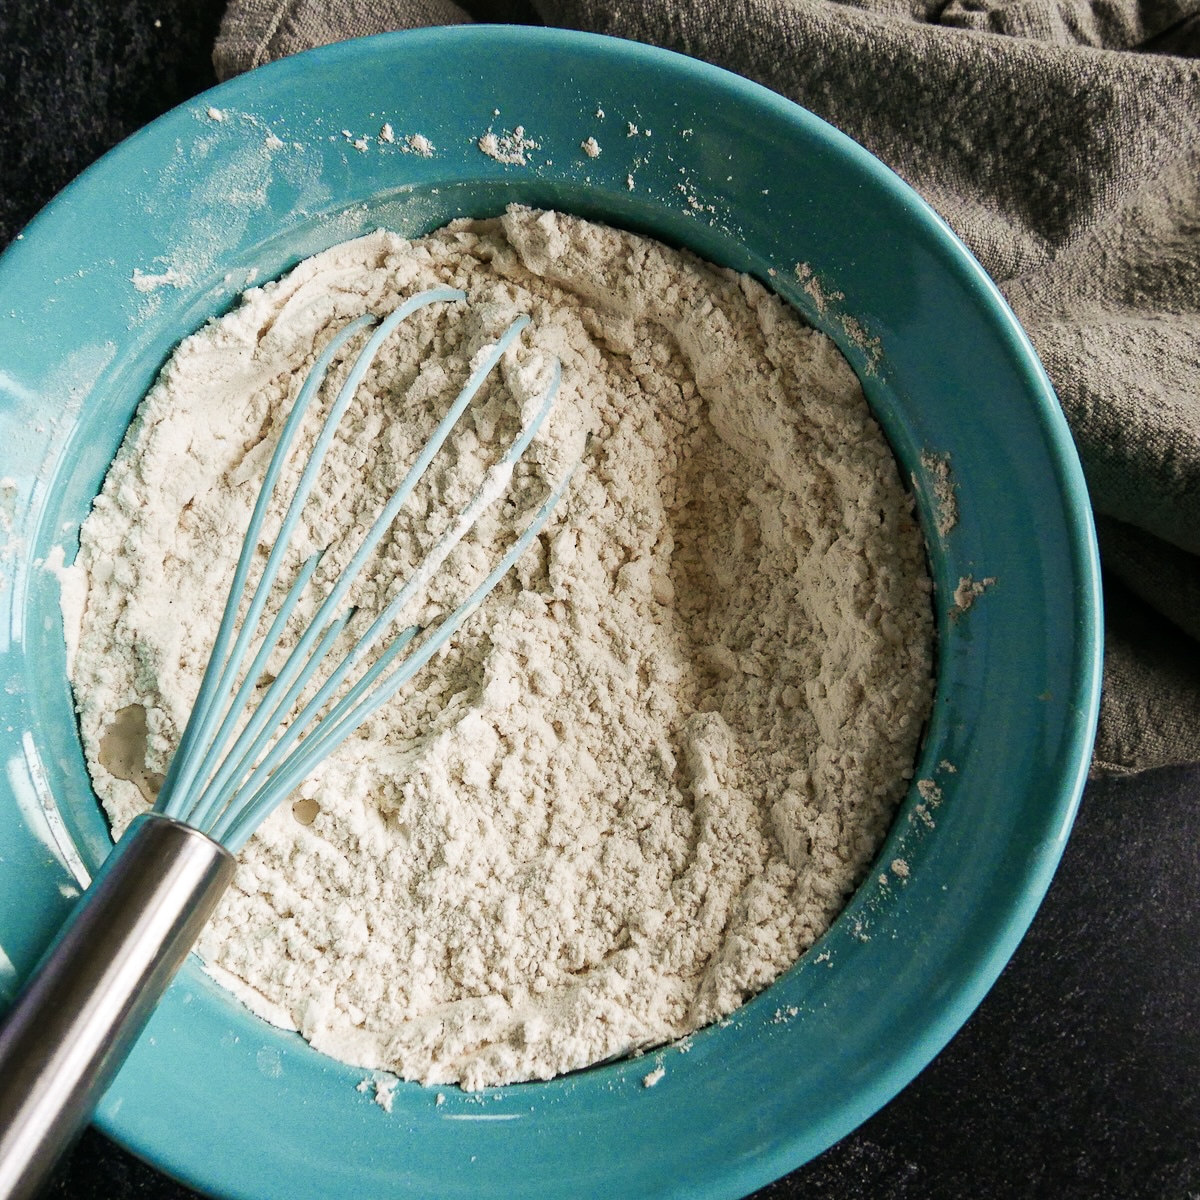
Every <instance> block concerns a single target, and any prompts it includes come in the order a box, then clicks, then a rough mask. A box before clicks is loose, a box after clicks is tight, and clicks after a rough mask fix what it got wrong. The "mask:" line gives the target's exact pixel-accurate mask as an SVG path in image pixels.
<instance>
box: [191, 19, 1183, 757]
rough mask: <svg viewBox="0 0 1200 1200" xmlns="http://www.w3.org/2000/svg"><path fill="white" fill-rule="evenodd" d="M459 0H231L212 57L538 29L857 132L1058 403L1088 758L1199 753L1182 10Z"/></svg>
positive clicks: (232, 67) (229, 60)
mask: <svg viewBox="0 0 1200 1200" xmlns="http://www.w3.org/2000/svg"><path fill="white" fill-rule="evenodd" d="M462 2H463V4H464V5H465V6H466V8H465V9H464V8H460V7H459V6H458V5H456V4H454V3H452V2H451V0H349V2H343V3H340V4H338V5H336V6H326V5H323V4H321V3H318V2H317V0H231V2H230V4H229V6H228V8H227V10H226V14H225V18H224V21H223V24H222V28H221V33H220V36H219V38H218V40H217V44H216V47H215V51H214V61H215V63H216V66H217V70H218V74H220V75H221V76H222V77H225V76H228V75H231V74H235V73H236V72H238V71H242V70H246V69H247V68H249V67H253V66H257V65H259V64H260V63H262V62H265V61H267V60H268V59H271V58H277V57H280V56H282V55H285V54H290V53H293V52H295V51H297V50H301V49H304V48H307V47H309V46H313V45H318V44H321V43H326V42H330V41H334V40H337V39H339V38H344V37H352V36H356V35H359V34H365V33H374V32H380V31H383V30H386V29H401V28H411V27H413V26H417V25H425V24H436V23H446V22H459V21H464V20H469V19H472V17H476V18H485V19H489V20H495V19H500V20H541V21H544V22H545V23H546V24H551V25H562V26H569V27H572V28H579V29H587V30H592V31H595V32H600V33H607V34H612V35H616V36H619V37H626V38H632V39H635V40H638V41H643V42H649V43H652V44H654V45H659V46H665V47H669V48H671V49H674V50H678V51H682V52H683V53H685V54H690V55H692V56H694V57H696V58H701V59H705V60H707V61H709V62H713V63H717V64H718V65H720V66H723V67H726V68H728V69H730V70H733V71H736V72H738V73H739V74H742V75H745V76H747V77H749V78H751V79H754V80H757V81H758V82H759V83H762V84H765V85H766V86H767V87H770V88H773V89H774V90H775V91H777V92H781V93H782V94H784V95H786V96H788V97H790V98H791V99H793V100H795V101H797V102H798V103H799V104H802V105H803V106H804V107H806V108H808V109H810V110H811V111H812V112H814V113H816V114H817V115H818V116H821V117H823V118H824V119H825V120H827V121H829V122H830V123H832V124H833V125H836V126H837V127H838V128H840V129H842V130H843V131H845V132H846V133H848V134H849V135H850V136H851V137H853V138H854V139H855V140H857V141H858V142H860V143H861V144H862V145H864V146H865V147H866V148H867V149H869V150H870V151H872V152H873V153H874V154H875V155H877V156H878V157H879V158H880V159H882V160H883V161H884V162H885V163H887V164H888V165H889V166H890V167H892V168H893V170H895V171H896V172H897V173H898V174H899V175H900V176H901V177H903V178H904V179H905V180H907V182H908V183H910V184H911V185H912V186H913V187H914V188H916V190H917V191H918V192H920V193H921V195H923V196H924V197H925V199H926V200H928V201H929V202H930V203H931V204H932V205H933V207H934V208H935V209H936V210H937V211H938V212H939V213H940V214H941V215H942V216H943V217H944V218H945V219H946V220H947V222H948V223H949V224H950V225H951V227H952V228H953V229H954V230H955V232H956V233H957V234H958V235H959V237H961V238H962V239H963V241H964V242H965V243H966V244H967V246H968V247H970V249H971V250H972V251H973V252H974V254H975V256H976V257H977V258H978V259H979V261H980V262H981V263H982V264H983V266H984V268H985V269H986V270H987V271H988V272H989V273H990V274H991V276H992V278H993V279H994V280H996V282H997V283H998V284H999V286H1000V288H1001V290H1002V291H1003V292H1004V294H1005V296H1006V297H1007V299H1008V301H1009V303H1010V304H1011V305H1012V307H1013V310H1014V311H1015V312H1016V314H1017V316H1018V317H1019V318H1020V320H1021V322H1022V324H1023V325H1024V327H1025V329H1026V330H1027V331H1028V333H1029V336H1030V338H1031V339H1032V341H1033V343H1034V345H1035V347H1036V348H1037V350H1038V353H1039V354H1040V355H1041V358H1042V361H1043V362H1044V364H1045V366H1046V369H1047V371H1048V372H1049V375H1050V377H1051V380H1052V381H1053V383H1054V386H1055V388H1056V390H1057V392H1058V396H1059V399H1060V400H1061V402H1062V405H1063V409H1064V411H1065V413H1066V416H1067V420H1068V422H1069V423H1070V426H1071V430H1072V432H1073V434H1074V437H1075V440H1076V444H1077V446H1078V449H1079V453H1080V458H1081V459H1082V462H1083V466H1084V471H1085V473H1086V476H1087V480H1088V485H1089V488H1090V491H1091V496H1092V502H1093V505H1094V508H1095V512H1096V514H1097V524H1098V530H1099V537H1100V546H1101V561H1102V564H1103V567H1104V571H1105V579H1106V592H1105V601H1106V608H1107V610H1108V614H1109V615H1108V620H1107V625H1106V640H1107V661H1106V666H1105V681H1104V693H1103V699H1102V704H1101V717H1100V729H1099V734H1098V738H1097V745H1096V755H1095V760H1094V764H1095V769H1096V770H1097V771H1104V770H1110V771H1131V770H1139V769H1142V768H1145V767H1151V766H1157V765H1160V764H1164V763H1170V762H1184V761H1195V760H1200V645H1198V644H1197V639H1200V604H1197V600H1200V62H1198V61H1197V58H1198V57H1200V15H1197V14H1196V13H1195V12H1194V0H858V2H857V3H853V4H851V3H846V4H840V3H832V2H830V0H639V3H636V4H630V3H626V2H624V0H491V3H490V6H489V4H488V2H487V0H462ZM467 10H469V11H467ZM1189 10H1192V11H1189Z"/></svg>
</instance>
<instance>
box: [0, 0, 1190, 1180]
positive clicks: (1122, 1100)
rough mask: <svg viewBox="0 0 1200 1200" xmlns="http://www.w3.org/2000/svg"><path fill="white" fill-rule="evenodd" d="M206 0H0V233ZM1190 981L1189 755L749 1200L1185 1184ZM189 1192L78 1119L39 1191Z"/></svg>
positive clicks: (1112, 816)
mask: <svg viewBox="0 0 1200 1200" xmlns="http://www.w3.org/2000/svg"><path fill="white" fill-rule="evenodd" d="M221 7H222V4H221V3H220V2H218V0H191V2H186V3H185V2H183V0H162V2H161V3H149V2H148V0H137V2H129V3H119V2H117V0H78V2H74V0H72V2H68V3H60V4H54V5H52V4H50V3H49V2H48V0H40V2H39V3H36V4H18V3H17V2H16V0H0V94H2V99H3V106H4V132H3V134H2V135H0V138H2V140H0V245H2V244H5V243H7V241H8V240H9V239H10V238H11V237H12V236H14V235H15V234H16V233H17V232H18V230H19V229H20V227H21V225H22V224H24V222H25V221H27V220H28V219H29V218H30V217H32V216H33V215H34V213H35V212H36V211H37V210H38V209H39V208H40V207H41V206H42V205H43V204H44V203H46V201H48V200H49V199H50V197H51V196H52V195H53V194H54V192H56V191H57V190H58V189H59V188H60V187H62V186H63V185H64V184H66V183H67V182H69V180H70V179H71V178H72V177H73V176H74V175H75V174H77V173H78V172H79V171H80V170H82V169H83V168H84V167H86V166H87V164H88V163H89V162H91V161H92V160H93V159H94V158H96V157H98V156H99V155H100V154H101V153H103V151H105V150H106V149H108V148H109V147H110V146H111V145H113V144H114V143H115V142H117V141H119V140H120V139H121V138H122V137H124V136H126V135H127V134H129V133H131V132H133V131H134V130H135V129H136V128H138V127H139V126H140V125H142V124H144V123H145V122H147V121H149V120H151V119H152V118H153V117H155V116H156V115H158V114H159V113H160V112H162V111H164V110H165V109H167V108H169V107H171V106H172V105H174V104H176V103H178V102H180V101H182V100H184V99H186V98H188V97H189V96H191V95H193V94H195V92H197V91H199V90H201V89H202V88H204V87H205V86H207V85H208V84H210V83H211V82H212V68H211V65H210V63H209V58H208V55H209V51H210V48H211V45H212V40H213V36H214V34H215V32H216V28H217V22H218V20H219V16H220V11H221ZM156 22H157V24H156ZM1197 997H1200V767H1195V768H1191V767H1189V768H1167V769H1163V770H1160V771H1156V772H1153V773H1150V774H1147V775H1144V776H1140V777H1137V778H1135V779H1125V780H1109V781H1104V782H1098V783H1094V784H1092V785H1091V786H1090V787H1089V789H1088V793H1087V795H1086V796H1085V799H1084V806H1083V811H1082V814H1081V817H1080V820H1079V822H1078V824H1077V827H1076V832H1075V834H1074V836H1073V838H1072V840H1071V843H1070V845H1069V847H1068V849H1067V853H1066V856H1065V858H1064V861H1063V865H1062V868H1061V870H1060V871H1059V874H1058V876H1057V878H1056V880H1055V883H1054V885H1053V887H1052V888H1051V891H1050V894H1049V896H1048V898H1047V900H1046V903H1045V905H1044V906H1043V908H1042V910H1041V912H1040V913H1039V915H1038V917H1037V919H1036V921H1035V922H1034V925H1033V928H1032V930H1031V931H1030V934H1029V936H1028V937H1027V938H1026V940H1025V942H1024V943H1023V944H1022V946H1021V947H1020V949H1019V950H1018V952H1017V954H1016V956H1015V958H1014V960H1013V962H1012V963H1011V964H1010V966H1009V967H1008V969H1007V970H1006V971H1005V973H1004V974H1003V975H1002V976H1001V978H1000V980H999V982H998V983H997V985H996V987H995V988H994V989H993V991H992V993H991V994H990V995H989V996H988V997H987V999H986V1000H985V1001H984V1003H983V1005H982V1006H981V1008H980V1009H979V1011H978V1012H977V1013H976V1015H975V1016H974V1017H973V1018H972V1019H971V1021H969V1022H968V1024H967V1025H966V1027H965V1028H964V1029H963V1030H962V1032H961V1033H960V1034H959V1035H958V1036H957V1037H956V1038H955V1039H954V1041H953V1042H952V1043H951V1044H950V1046H949V1047H948V1048H947V1049H946V1051H945V1052H943V1054H941V1055H940V1056H939V1057H938V1058H937V1059H936V1060H935V1062H934V1063H933V1064H932V1065H931V1066H930V1067H929V1068H928V1069H927V1070H926V1071H925V1072H924V1073H923V1074H922V1075H921V1076H920V1077H919V1078H918V1079H917V1080H916V1081H915V1082H914V1083H913V1084H912V1085H911V1086H910V1087H909V1088H908V1089H906V1090H905V1091H904V1092H903V1093H902V1094H901V1095H900V1096H899V1097H898V1098H897V1099H896V1100H895V1101H893V1102H892V1103H891V1104H890V1105H889V1106H888V1107H886V1108H885V1109H884V1110H883V1111H882V1112H880V1113H879V1114H877V1115H876V1116H875V1117H874V1118H872V1119H871V1120H870V1121H868V1122H867V1123H866V1124H865V1125H864V1126H863V1127H862V1128H861V1129H859V1130H858V1131H857V1132H856V1133H855V1134H853V1135H851V1136H850V1137H848V1138H847V1139H845V1140H844V1141H843V1142H842V1143H840V1144H839V1145H838V1146H835V1147H834V1148H833V1149H831V1150H830V1151H828V1152H827V1153H826V1154H824V1155H823V1156H822V1157H821V1158H819V1159H818V1160H816V1161H815V1162H813V1163H810V1164H808V1165H807V1166H806V1167H804V1168H802V1169H801V1170H799V1171H797V1172H795V1173H794V1174H793V1175H791V1176H789V1177H788V1178H787V1179H785V1180H781V1181H779V1182H778V1183H776V1184H773V1185H771V1186H770V1187H768V1188H766V1189H764V1190H763V1191H761V1192H760V1193H757V1197H758V1198H759V1200H800V1198H803V1200H809V1198H813V1200H816V1198H821V1200H825V1198H828V1200H898V1198H904V1200H917V1198H920V1200H927V1198H928V1200H939V1198H943V1197H944V1198H946V1200H977V1198H978V1200H982V1198H985V1197H987V1198H992V1200H1029V1198H1031V1197H1054V1198H1062V1200H1110V1198H1111V1200H1200V1149H1198V1147H1200V1088H1198V1086H1197V1084H1198V1083H1200V1001H1198V1000H1197ZM236 1119H237V1118H236V1114H235V1113H234V1112H233V1111H231V1113H230V1120H236ZM219 1152H220V1151H219V1148H218V1147H214V1153H219ZM194 1194H195V1193H193V1192H191V1191H189V1190H188V1189H186V1188H183V1187H181V1186H179V1185H178V1184H175V1183H173V1182H172V1181H170V1180H167V1179H165V1178H163V1177H162V1176H161V1175H160V1174H158V1173H157V1172H156V1171H154V1170H153V1169H152V1168H150V1167H147V1166H146V1165H145V1164H143V1163H141V1162H139V1161H138V1160H137V1159H135V1158H133V1157H132V1156H131V1155H129V1154H127V1153H126V1152H125V1151H123V1150H121V1149H120V1148H119V1147H116V1146H114V1145H112V1144H111V1143H110V1142H109V1141H107V1140H106V1139H105V1138H103V1137H102V1136H101V1135H99V1134H98V1133H96V1132H94V1131H88V1132H87V1133H86V1134H85V1136H84V1138H83V1139H82V1141H81V1142H80V1144H79V1146H78V1148H77V1149H76V1151H75V1153H74V1155H73V1156H72V1157H71V1159H70V1160H69V1161H68V1162H67V1163H65V1164H64V1165H63V1168H62V1170H61V1171H60V1173H59V1176H58V1178H57V1180H56V1182H55V1183H54V1185H53V1186H52V1188H51V1189H50V1191H49V1193H48V1195H49V1196H50V1197H52V1198H54V1200H135V1198H136V1200H185V1198H187V1197H191V1196H194ZM330 1200H338V1198H334V1197H331V1198H330Z"/></svg>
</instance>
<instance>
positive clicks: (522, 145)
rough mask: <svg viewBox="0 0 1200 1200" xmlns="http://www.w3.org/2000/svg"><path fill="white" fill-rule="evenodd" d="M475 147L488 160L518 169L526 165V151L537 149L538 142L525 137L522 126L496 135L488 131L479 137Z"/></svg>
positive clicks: (527, 160)
mask: <svg viewBox="0 0 1200 1200" xmlns="http://www.w3.org/2000/svg"><path fill="white" fill-rule="evenodd" d="M477 145H478V146H479V149H480V150H481V151H482V152H483V153H484V154H486V155H487V156H488V158H494V159H495V160H496V161H497V162H501V163H508V164H509V165H510V166H520V167H524V166H526V165H528V162H529V159H528V156H527V154H528V151H530V150H536V149H538V142H536V141H535V140H534V139H533V138H531V137H529V136H527V135H526V133H525V126H524V125H518V126H516V128H515V129H513V130H512V131H511V132H509V133H496V132H495V131H493V130H491V129H489V130H488V131H487V133H485V134H484V135H483V136H482V137H480V139H479V141H478V143H477Z"/></svg>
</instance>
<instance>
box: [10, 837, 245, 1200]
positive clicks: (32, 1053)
mask: <svg viewBox="0 0 1200 1200" xmlns="http://www.w3.org/2000/svg"><path fill="white" fill-rule="evenodd" d="M234 868H235V859H234V857H233V855H232V854H230V853H229V851H228V850H226V849H225V847H224V846H222V845H220V844H219V843H218V842H215V841H213V840H212V839H211V838H209V837H208V836H207V835H205V834H203V833H200V832H199V831H198V830H196V829H193V828H192V827H191V826H189V825H184V824H182V823H181V822H178V821H175V820H172V819H171V818H170V817H163V816H160V815H158V814H157V813H147V814H145V815H143V816H140V817H138V818H136V820H134V822H133V823H132V824H131V825H130V827H129V829H128V831H127V832H126V834H125V836H124V837H122V838H121V840H120V842H119V843H118V844H117V846H116V848H115V849H114V850H113V852H112V853H111V854H110V855H109V856H108V858H107V859H106V860H105V862H104V864H103V866H102V867H101V869H100V871H99V873H98V874H97V875H96V878H95V879H94V880H93V881H92V884H91V886H90V887H89V888H88V889H87V891H86V892H85V893H84V895H83V898H82V899H81V900H80V901H79V904H78V905H77V906H76V908H75V909H74V911H73V912H72V914H71V916H70V917H69V918H68V920H67V923H66V925H65V926H64V927H63V929H62V930H61V931H60V932H59V934H58V937H57V938H56V939H55V941H54V943H53V944H52V945H51V947H50V948H49V950H47V952H46V954H45V955H44V956H43V958H42V960H41V962H40V963H39V964H38V966H37V967H36V969H35V970H34V973H33V975H32V976H31V977H30V979H29V981H28V982H27V983H26V985H25V987H24V989H23V990H22V992H21V994H20V995H19V996H18V998H17V1001H16V1003H15V1005H14V1006H13V1008H12V1009H11V1010H10V1012H9V1013H8V1014H7V1016H6V1017H3V1018H0V1019H2V1020H3V1024H2V1025H0V1200H31V1198H32V1197H34V1196H36V1195H37V1194H38V1191H39V1190H40V1188H41V1187H42V1185H43V1184H44V1183H45V1182H46V1180H47V1179H48V1178H49V1176H50V1173H51V1172H52V1170H53V1168H54V1165H55V1163H56V1162H57V1160H58V1158H59V1156H60V1155H61V1154H62V1153H63V1152H64V1151H65V1150H66V1149H67V1148H68V1147H69V1146H70V1145H71V1143H72V1141H73V1140H74V1138H75V1137H76V1135H77V1134H78V1133H79V1132H80V1131H81V1130H82V1129H83V1127H84V1126H85V1125H86V1124H87V1122H88V1120H89V1119H90V1117H91V1114H92V1111H93V1109H94V1108H95V1105H96V1103H97V1102H98V1101H99V1099H100V1097H101V1095H103V1093H104V1091H105V1089H106V1088H107V1087H108V1085H109V1083H111V1082H112V1079H113V1077H114V1076H115V1075H116V1073H117V1071H118V1070H119V1069H120V1067H121V1064H122V1062H123V1061H124V1060H125V1056H126V1055H127V1054H128V1052H129V1051H130V1049H131V1048H132V1047H133V1043H134V1042H135V1041H136V1040H137V1037H138V1035H139V1034H140V1033H141V1031H142V1029H143V1027H144V1026H145V1024H146V1022H147V1020H148V1019H149V1017H150V1014H151V1012H152V1011H153V1010H154V1006H155V1005H156V1004H157V1003H158V1001H159V999H160V998H161V996H162V994H163V992H164V991H165V990H166V988H167V985H168V984H169V983H170V982H171V979H172V978H173V977H174V975H175V972H176V971H177V970H178V969H179V967H180V966H181V964H182V963H183V960H184V959H185V958H186V957H187V954H188V951H189V950H190V949H191V947H192V945H193V944H194V943H195V941H196V938H197V937H199V935H200V930H201V929H202V928H203V926H204V923H205V921H206V920H207V919H208V917H209V916H210V915H211V913H212V910H213V909H214V908H215V907H216V904H217V901H218V900H219V899H220V898H221V895H222V894H223V893H224V891H225V889H226V888H227V887H228V886H229V884H230V882H231V881H232V879H233V873H234Z"/></svg>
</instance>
